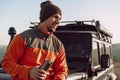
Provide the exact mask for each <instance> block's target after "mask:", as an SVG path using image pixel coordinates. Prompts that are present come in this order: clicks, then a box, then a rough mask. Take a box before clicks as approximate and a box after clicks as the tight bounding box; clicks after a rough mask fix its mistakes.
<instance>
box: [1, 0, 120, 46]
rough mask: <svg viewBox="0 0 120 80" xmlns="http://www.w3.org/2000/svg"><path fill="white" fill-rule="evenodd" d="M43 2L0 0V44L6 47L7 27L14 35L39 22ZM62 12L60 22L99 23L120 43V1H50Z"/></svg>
mask: <svg viewBox="0 0 120 80" xmlns="http://www.w3.org/2000/svg"><path fill="white" fill-rule="evenodd" d="M43 1H46V0H0V45H8V43H9V40H10V35H8V30H9V28H10V27H14V28H15V29H16V32H17V34H19V33H21V32H22V31H24V30H27V29H29V26H31V24H30V22H39V12H40V3H41V2H43ZM51 1H52V3H53V4H55V5H57V6H58V7H60V8H61V10H62V20H61V21H75V20H77V21H82V20H93V19H94V20H99V21H100V23H101V24H102V26H104V27H105V28H107V29H108V30H109V31H110V32H111V33H112V34H113V39H112V43H120V40H119V39H120V36H119V34H120V0H51Z"/></svg>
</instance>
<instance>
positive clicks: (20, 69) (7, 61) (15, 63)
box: [2, 35, 29, 80]
mask: <svg viewBox="0 0 120 80" xmlns="http://www.w3.org/2000/svg"><path fill="white" fill-rule="evenodd" d="M24 50H25V43H24V40H23V38H22V37H21V36H20V35H16V36H15V37H14V39H13V40H12V42H11V43H10V45H9V46H8V48H7V50H6V52H5V55H4V57H3V60H2V67H3V69H4V70H5V71H6V72H7V73H8V74H9V75H10V76H11V77H12V78H19V79H24V80H28V70H29V67H27V66H25V65H20V64H19V60H20V58H21V57H22V56H23V54H24Z"/></svg>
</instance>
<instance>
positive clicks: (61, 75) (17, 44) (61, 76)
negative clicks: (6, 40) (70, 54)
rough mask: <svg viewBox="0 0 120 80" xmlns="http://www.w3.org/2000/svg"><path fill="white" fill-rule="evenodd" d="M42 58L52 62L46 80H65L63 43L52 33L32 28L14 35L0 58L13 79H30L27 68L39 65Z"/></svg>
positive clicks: (42, 60) (65, 67)
mask: <svg viewBox="0 0 120 80" xmlns="http://www.w3.org/2000/svg"><path fill="white" fill-rule="evenodd" d="M44 60H50V61H52V62H53V64H52V66H51V67H50V68H49V70H48V72H49V73H50V75H49V76H47V79H46V80H65V79H66V78H67V71H68V67H67V63H66V56H65V50H64V47H63V44H62V43H61V42H60V41H59V40H58V39H57V37H56V36H55V35H54V34H49V35H48V34H44V33H43V32H42V31H40V29H38V28H33V29H29V30H26V31H24V32H23V33H21V34H18V35H16V36H15V37H14V39H13V40H12V42H11V43H10V45H9V46H8V48H7V50H6V53H5V56H4V58H3V60H2V67H3V68H4V70H5V71H6V72H7V73H8V74H10V75H11V77H12V78H13V80H30V79H29V77H28V72H29V69H30V68H32V67H34V66H41V65H42V64H43V62H44Z"/></svg>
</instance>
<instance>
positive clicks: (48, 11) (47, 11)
mask: <svg viewBox="0 0 120 80" xmlns="http://www.w3.org/2000/svg"><path fill="white" fill-rule="evenodd" d="M40 7H41V11H40V21H41V22H43V21H45V20H46V19H48V18H49V17H51V16H52V15H54V14H56V13H58V14H60V15H62V12H61V10H60V8H59V7H57V6H56V5H54V4H52V2H51V1H45V2H42V3H41V5H40Z"/></svg>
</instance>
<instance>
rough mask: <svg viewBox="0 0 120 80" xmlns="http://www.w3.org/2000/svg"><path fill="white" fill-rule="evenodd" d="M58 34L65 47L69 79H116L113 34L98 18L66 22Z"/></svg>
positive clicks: (59, 28)
mask: <svg viewBox="0 0 120 80" xmlns="http://www.w3.org/2000/svg"><path fill="white" fill-rule="evenodd" d="M66 22H67V23H68V24H65V25H61V26H59V27H58V28H57V31H56V32H55V35H56V36H57V37H58V38H59V39H60V40H61V41H62V42H63V44H64V46H65V50H66V57H67V63H68V67H69V75H68V79H67V80H116V75H115V74H114V65H113V59H112V51H111V49H112V41H111V39H112V33H110V32H109V31H108V30H107V29H105V28H104V27H103V26H101V25H100V23H99V21H94V20H92V21H66Z"/></svg>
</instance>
